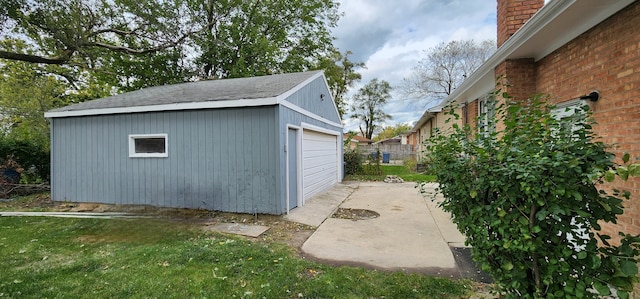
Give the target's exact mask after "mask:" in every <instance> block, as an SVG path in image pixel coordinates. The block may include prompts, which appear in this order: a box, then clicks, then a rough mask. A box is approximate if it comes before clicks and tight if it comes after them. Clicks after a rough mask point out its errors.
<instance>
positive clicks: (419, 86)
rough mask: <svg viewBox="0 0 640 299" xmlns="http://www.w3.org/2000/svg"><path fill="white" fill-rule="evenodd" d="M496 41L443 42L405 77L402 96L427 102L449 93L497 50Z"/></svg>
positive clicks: (401, 88) (402, 84) (401, 87)
mask: <svg viewBox="0 0 640 299" xmlns="http://www.w3.org/2000/svg"><path fill="white" fill-rule="evenodd" d="M495 48H496V45H495V42H494V41H493V40H485V41H482V42H480V43H478V42H476V41H474V40H466V41H451V42H448V43H444V42H443V43H441V44H439V45H437V46H435V47H433V48H429V49H428V50H426V51H425V52H424V55H425V57H424V58H422V59H421V60H420V61H419V62H418V65H416V66H415V67H414V68H413V72H412V73H411V74H410V75H409V76H408V77H406V78H403V80H402V83H401V84H400V87H399V88H400V91H401V92H402V93H403V95H405V96H407V97H409V98H414V99H419V100H421V103H422V104H424V105H426V104H429V103H431V102H433V101H439V100H442V99H444V98H446V97H447V96H448V95H450V94H451V93H452V92H453V91H454V90H455V89H456V88H457V87H458V86H460V84H462V82H463V81H464V80H465V79H466V78H467V77H469V76H470V75H471V74H472V73H473V72H474V71H475V70H476V69H478V67H480V65H482V63H483V62H485V61H486V60H487V59H488V58H489V57H490V56H491V54H493V52H494V51H495Z"/></svg>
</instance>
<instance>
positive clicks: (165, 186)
mask: <svg viewBox="0 0 640 299" xmlns="http://www.w3.org/2000/svg"><path fill="white" fill-rule="evenodd" d="M277 129H278V122H277V121H276V108H275V106H271V107H252V108H236V109H213V110H200V111H169V112H153V113H132V114H119V115H100V116H85V117H69V118H54V119H52V136H54V138H53V140H52V149H53V150H52V178H51V183H52V198H53V200H56V201H72V202H100V203H111V204H147V205H154V206H164V207H184V208H199V209H210V210H220V211H230V212H244V213H253V212H255V211H257V212H259V213H270V214H280V213H282V211H281V208H280V203H279V202H278V197H279V194H280V190H277V186H278V183H277V182H278V180H279V178H277V176H278V175H279V172H278V170H277V166H278V161H277V159H274V157H275V156H276V155H277V153H276V150H277V149H278V144H277V142H278V141H277V140H276V139H275V137H276V130H277ZM151 133H166V134H168V137H167V138H168V149H167V150H168V155H169V157H167V158H129V150H128V146H129V140H128V135H129V134H151Z"/></svg>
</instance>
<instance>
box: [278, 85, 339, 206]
mask: <svg viewBox="0 0 640 299" xmlns="http://www.w3.org/2000/svg"><path fill="white" fill-rule="evenodd" d="M320 94H325V95H327V97H326V98H325V100H324V101H322V100H321V99H320ZM329 94H330V91H329V89H328V88H327V85H326V84H325V82H324V80H323V79H322V78H318V79H316V80H314V81H313V82H311V83H309V84H308V85H307V86H305V87H304V88H302V89H300V90H298V91H297V92H295V93H294V94H292V95H291V96H289V97H288V98H287V99H286V101H288V102H290V103H292V104H294V105H296V106H298V107H301V108H303V109H305V110H307V111H310V112H312V113H314V114H315V115H318V116H320V117H322V118H324V119H326V120H329V121H331V122H334V123H338V124H339V123H341V122H342V121H341V120H340V116H339V115H338V112H337V110H336V108H335V105H334V103H333V102H332V101H331V99H330V96H329ZM278 119H279V121H280V123H279V130H278V134H279V135H278V142H279V144H278V147H279V150H280V154H279V155H278V165H279V168H278V171H279V177H280V178H285V175H286V172H285V166H286V158H287V157H286V152H285V151H284V146H285V142H286V140H287V125H294V126H298V127H301V126H302V123H306V124H309V125H313V126H316V127H320V128H324V129H327V130H331V131H335V132H337V133H338V134H339V135H338V142H339V144H341V143H342V127H338V126H334V125H331V124H327V123H326V122H325V121H323V120H319V119H315V118H312V117H309V116H307V115H303V114H300V113H298V112H296V111H294V110H292V109H289V108H287V107H284V106H280V107H279V109H278ZM337 159H340V161H338V162H337V163H339V164H340V165H342V146H338V157H337ZM301 162H302V161H301ZM338 171H342V169H341V167H340V169H339V170H338ZM279 186H280V190H285V188H286V181H285V180H284V179H281V180H280V181H279ZM319 191H322V190H320V189H318V190H315V192H319ZM302 192H303V194H304V193H305V192H306V190H302ZM279 198H280V203H281V205H282V206H281V209H282V212H285V211H284V209H286V193H285V192H284V191H282V192H280V194H279Z"/></svg>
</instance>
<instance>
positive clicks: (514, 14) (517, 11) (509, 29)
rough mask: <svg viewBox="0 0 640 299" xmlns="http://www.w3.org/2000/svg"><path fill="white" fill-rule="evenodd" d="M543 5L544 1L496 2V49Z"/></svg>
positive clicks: (505, 0) (499, 0)
mask: <svg viewBox="0 0 640 299" xmlns="http://www.w3.org/2000/svg"><path fill="white" fill-rule="evenodd" d="M543 5H544V0H498V47H500V46H501V45H502V44H503V43H504V42H505V41H506V40H507V39H509V37H510V36H511V35H513V34H514V33H515V32H516V31H518V29H520V27H522V25H524V23H526V22H527V21H528V20H529V19H530V18H531V16H533V15H534V14H535V13H536V12H537V11H538V9H540V8H541V7H542V6H543Z"/></svg>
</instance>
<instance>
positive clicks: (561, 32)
mask: <svg viewBox="0 0 640 299" xmlns="http://www.w3.org/2000/svg"><path fill="white" fill-rule="evenodd" d="M634 1H635V0H580V1H564V0H563V1H560V0H555V1H549V2H548V3H547V4H545V5H544V6H543V7H542V8H541V9H540V10H539V11H538V12H537V13H536V14H535V15H533V17H531V19H530V20H529V21H528V22H527V23H525V24H524V25H523V26H522V27H521V28H520V29H519V30H518V31H517V32H516V33H515V34H513V35H512V36H511V37H510V38H509V39H508V40H507V41H505V43H504V44H503V45H502V46H500V48H498V49H497V51H496V52H495V53H494V54H493V55H492V56H491V57H489V59H488V60H487V61H486V62H485V63H484V64H482V65H481V66H480V68H478V70H476V71H475V72H474V73H473V74H471V76H469V78H468V79H467V80H465V81H464V82H462V84H461V85H460V86H458V87H457V88H456V89H455V90H454V91H453V93H451V95H449V96H448V97H447V98H446V99H445V100H444V101H443V102H442V103H441V104H440V105H438V106H436V107H435V108H438V107H439V108H443V107H445V106H447V105H449V104H450V103H451V102H453V101H454V100H455V102H456V103H459V104H462V103H465V102H470V101H473V100H475V99H478V98H482V97H484V96H485V95H487V93H488V92H490V91H491V90H493V89H494V88H495V72H494V70H495V68H496V67H497V66H498V65H499V64H500V63H502V62H503V61H505V60H510V59H519V58H533V59H535V60H536V61H537V60H539V59H542V58H544V57H545V56H547V55H549V54H550V53H552V52H553V51H555V50H557V49H558V48H560V47H561V46H563V45H565V44H567V43H568V42H570V41H571V40H573V39H574V38H576V37H578V36H579V35H581V34H582V33H584V32H586V31H587V30H589V29H590V28H592V27H594V26H595V25H597V24H599V23H600V22H602V21H604V20H605V19H607V18H608V17H610V16H612V15H614V14H615V13H616V12H618V11H620V10H621V9H623V8H625V7H626V6H628V5H629V4H631V3H633V2H634Z"/></svg>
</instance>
